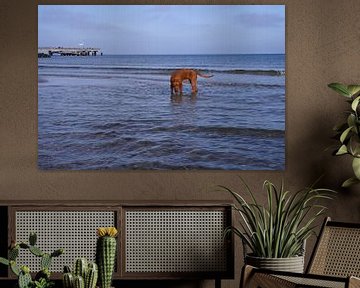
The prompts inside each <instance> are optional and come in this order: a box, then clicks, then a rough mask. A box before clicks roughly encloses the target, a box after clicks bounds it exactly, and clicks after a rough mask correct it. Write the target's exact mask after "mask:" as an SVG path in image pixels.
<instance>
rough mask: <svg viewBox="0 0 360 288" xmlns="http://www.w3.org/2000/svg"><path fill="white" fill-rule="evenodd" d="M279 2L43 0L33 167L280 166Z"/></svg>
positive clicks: (282, 46)
mask: <svg viewBox="0 0 360 288" xmlns="http://www.w3.org/2000/svg"><path fill="white" fill-rule="evenodd" d="M285 56H286V54H285V5H38V167H39V169H43V170H284V169H285V107H286V105H285V103H286V99H285V77H286V71H285V58H286V57H285Z"/></svg>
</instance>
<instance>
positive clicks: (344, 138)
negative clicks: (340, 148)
mask: <svg viewBox="0 0 360 288" xmlns="http://www.w3.org/2000/svg"><path fill="white" fill-rule="evenodd" d="M352 128H353V126H350V127H349V128H347V129H345V131H344V132H343V133H342V134H341V136H340V142H341V143H344V141H345V140H346V138H347V136H348V135H349V133H350V131H351V130H352Z"/></svg>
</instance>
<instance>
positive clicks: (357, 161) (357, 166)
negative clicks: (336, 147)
mask: <svg viewBox="0 0 360 288" xmlns="http://www.w3.org/2000/svg"><path fill="white" fill-rule="evenodd" d="M352 168H353V170H354V174H355V176H356V178H357V179H359V180H360V158H357V157H354V159H353V161H352Z"/></svg>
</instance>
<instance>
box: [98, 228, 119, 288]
mask: <svg viewBox="0 0 360 288" xmlns="http://www.w3.org/2000/svg"><path fill="white" fill-rule="evenodd" d="M97 235H98V236H99V238H98V239H97V243H96V262H97V265H98V267H99V282H100V287H101V288H110V286H111V280H112V274H113V272H114V265H115V258H116V238H115V237H116V235H117V230H116V228H115V227H107V228H98V229H97Z"/></svg>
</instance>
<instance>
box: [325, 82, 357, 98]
mask: <svg viewBox="0 0 360 288" xmlns="http://www.w3.org/2000/svg"><path fill="white" fill-rule="evenodd" d="M328 87H329V88H331V89H333V90H334V91H336V92H337V93H339V94H341V95H342V96H345V97H348V98H350V97H351V94H350V92H349V90H348V88H347V86H346V85H344V84H341V83H330V84H329V85H328Z"/></svg>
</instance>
